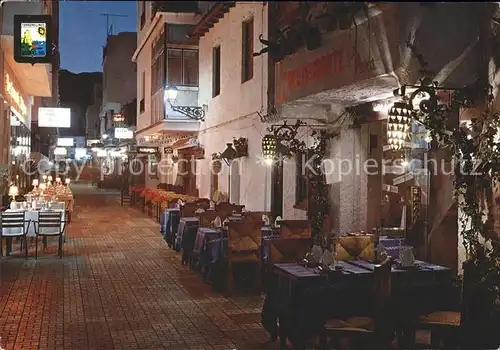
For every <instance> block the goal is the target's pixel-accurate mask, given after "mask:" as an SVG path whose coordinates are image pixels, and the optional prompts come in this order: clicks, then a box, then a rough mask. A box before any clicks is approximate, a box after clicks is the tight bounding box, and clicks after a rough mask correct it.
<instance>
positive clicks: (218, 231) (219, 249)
mask: <svg viewBox="0 0 500 350" xmlns="http://www.w3.org/2000/svg"><path fill="white" fill-rule="evenodd" d="M275 239H280V236H279V232H278V231H277V229H276V228H271V227H266V226H264V227H262V229H261V259H262V264H263V265H265V264H266V263H267V258H268V256H269V245H270V242H271V241H272V240H275ZM227 244H228V231H227V228H224V227H221V228H204V227H200V228H199V229H198V232H197V235H196V240H195V244H194V248H193V249H194V251H196V252H197V254H198V255H199V257H200V268H201V273H202V276H203V278H204V279H205V278H206V276H207V273H208V270H209V267H210V265H211V264H214V263H217V262H218V261H220V260H222V259H223V258H224V257H226V256H227V249H228V245H227Z"/></svg>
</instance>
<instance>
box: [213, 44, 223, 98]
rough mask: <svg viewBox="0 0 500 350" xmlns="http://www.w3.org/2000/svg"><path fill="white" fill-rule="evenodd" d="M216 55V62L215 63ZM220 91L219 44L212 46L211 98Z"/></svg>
mask: <svg viewBox="0 0 500 350" xmlns="http://www.w3.org/2000/svg"><path fill="white" fill-rule="evenodd" d="M216 57H217V63H216ZM220 92H221V45H217V46H214V47H213V48H212V98H214V97H217V96H219V95H220Z"/></svg>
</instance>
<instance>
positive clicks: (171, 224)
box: [160, 208, 181, 246]
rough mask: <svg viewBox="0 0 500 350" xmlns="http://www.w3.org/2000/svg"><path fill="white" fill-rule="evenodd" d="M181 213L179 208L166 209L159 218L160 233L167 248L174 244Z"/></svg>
mask: <svg viewBox="0 0 500 350" xmlns="http://www.w3.org/2000/svg"><path fill="white" fill-rule="evenodd" d="M180 216H181V211H180V209H179V208H167V209H165V211H164V212H163V213H162V215H161V217H160V233H161V234H162V235H163V238H164V239H165V240H166V241H167V243H168V244H169V246H172V245H173V244H174V242H175V236H176V235H177V229H178V226H179V220H180Z"/></svg>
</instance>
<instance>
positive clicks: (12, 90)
mask: <svg viewBox="0 0 500 350" xmlns="http://www.w3.org/2000/svg"><path fill="white" fill-rule="evenodd" d="M3 71H4V73H3V81H4V92H5V98H6V100H7V102H8V103H9V104H10V105H11V107H12V108H13V109H15V110H16V112H17V114H18V115H19V116H20V117H21V121H22V122H23V123H24V124H27V117H28V107H27V105H26V100H25V98H24V96H23V94H22V92H21V88H20V86H19V84H18V83H17V81H16V78H15V77H14V75H13V74H12V71H11V70H10V68H9V67H8V66H7V65H6V64H4V70H3Z"/></svg>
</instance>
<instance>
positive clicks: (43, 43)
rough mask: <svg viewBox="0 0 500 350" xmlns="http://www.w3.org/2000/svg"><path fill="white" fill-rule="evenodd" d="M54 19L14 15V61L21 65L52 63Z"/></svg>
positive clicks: (41, 16)
mask: <svg viewBox="0 0 500 350" xmlns="http://www.w3.org/2000/svg"><path fill="white" fill-rule="evenodd" d="M52 45H53V44H52V17H51V16H49V15H14V60H15V61H16V62H19V63H31V64H35V63H51V62H52Z"/></svg>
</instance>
